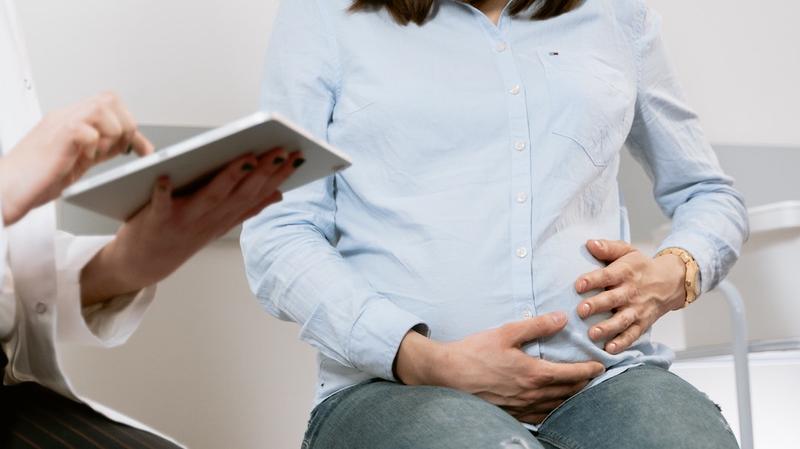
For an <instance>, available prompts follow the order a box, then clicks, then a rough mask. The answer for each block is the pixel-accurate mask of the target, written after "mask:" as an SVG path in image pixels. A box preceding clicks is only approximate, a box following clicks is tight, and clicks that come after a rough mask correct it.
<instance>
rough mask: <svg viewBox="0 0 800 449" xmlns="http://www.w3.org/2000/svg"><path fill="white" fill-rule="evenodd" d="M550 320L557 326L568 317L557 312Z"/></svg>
mask: <svg viewBox="0 0 800 449" xmlns="http://www.w3.org/2000/svg"><path fill="white" fill-rule="evenodd" d="M550 319H551V320H553V323H555V324H561V323H563V322H564V321H566V319H567V316H566V315H564V312H555V313H553V314H551V315H550Z"/></svg>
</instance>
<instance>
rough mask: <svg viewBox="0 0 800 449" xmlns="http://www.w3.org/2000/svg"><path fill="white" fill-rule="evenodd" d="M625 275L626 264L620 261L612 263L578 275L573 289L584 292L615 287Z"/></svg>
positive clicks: (626, 274) (622, 280)
mask: <svg viewBox="0 0 800 449" xmlns="http://www.w3.org/2000/svg"><path fill="white" fill-rule="evenodd" d="M627 276H628V273H627V265H624V263H620V262H617V263H612V264H611V265H609V266H607V267H605V268H601V269H599V270H594V271H592V272H591V273H587V274H584V275H583V276H581V277H579V278H578V280H577V281H576V282H575V290H576V291H577V292H578V293H586V292H588V291H590V290H597V289H602V288H607V287H615V286H617V285H620V284H622V283H623V282H624V281H625V279H627Z"/></svg>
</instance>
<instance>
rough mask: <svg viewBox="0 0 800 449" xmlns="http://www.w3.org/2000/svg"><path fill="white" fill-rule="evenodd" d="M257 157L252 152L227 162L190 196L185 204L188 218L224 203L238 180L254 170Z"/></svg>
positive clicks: (202, 213) (190, 218)
mask: <svg viewBox="0 0 800 449" xmlns="http://www.w3.org/2000/svg"><path fill="white" fill-rule="evenodd" d="M257 165H258V159H256V158H255V156H253V155H252V154H250V155H247V156H243V157H240V158H238V159H236V160H235V161H233V162H231V163H230V164H228V166H227V167H225V168H224V169H223V170H222V171H221V172H220V173H219V174H217V175H216V176H214V178H213V179H212V180H211V182H209V183H208V185H206V186H205V187H203V188H202V189H200V191H198V192H197V193H195V194H193V195H192V196H191V199H190V201H189V202H188V203H187V206H186V214H187V218H188V219H189V220H196V219H198V218H200V217H202V216H203V215H205V214H206V213H208V212H211V211H213V210H214V209H215V208H218V207H219V206H220V205H221V204H222V203H224V202H225V201H226V200H227V199H228V197H229V196H230V194H231V192H232V191H233V190H234V189H235V188H236V186H237V185H238V184H239V182H241V181H242V179H244V178H245V177H246V176H247V175H249V174H250V173H252V172H253V170H255V168H256V166H257Z"/></svg>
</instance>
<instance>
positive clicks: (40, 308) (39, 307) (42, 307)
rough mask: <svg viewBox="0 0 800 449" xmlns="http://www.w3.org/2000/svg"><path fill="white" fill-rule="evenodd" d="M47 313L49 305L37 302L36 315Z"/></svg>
mask: <svg viewBox="0 0 800 449" xmlns="http://www.w3.org/2000/svg"><path fill="white" fill-rule="evenodd" d="M45 312H47V304H45V303H43V302H37V303H36V313H38V314H40V315H41V314H43V313H45Z"/></svg>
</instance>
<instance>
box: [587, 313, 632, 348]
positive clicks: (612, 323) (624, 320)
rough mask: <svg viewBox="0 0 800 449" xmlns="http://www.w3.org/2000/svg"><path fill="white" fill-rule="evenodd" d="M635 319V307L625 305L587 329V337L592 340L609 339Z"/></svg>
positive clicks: (629, 325) (626, 327) (630, 324)
mask: <svg viewBox="0 0 800 449" xmlns="http://www.w3.org/2000/svg"><path fill="white" fill-rule="evenodd" d="M636 320H637V316H636V309H634V308H633V307H625V308H623V309H621V310H619V311H618V312H617V313H615V314H614V315H613V316H612V317H611V318H609V319H607V320H605V321H603V322H602V323H600V324H597V325H596V326H592V328H591V329H589V338H591V339H592V340H594V341H600V340H609V339H611V338H613V337H616V336H617V335H619V334H621V333H622V332H623V331H625V330H626V329H628V328H629V327H631V326H632V325H633V323H635V322H636Z"/></svg>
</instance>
